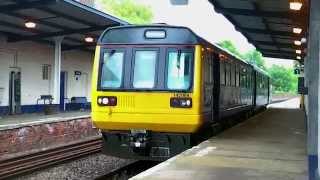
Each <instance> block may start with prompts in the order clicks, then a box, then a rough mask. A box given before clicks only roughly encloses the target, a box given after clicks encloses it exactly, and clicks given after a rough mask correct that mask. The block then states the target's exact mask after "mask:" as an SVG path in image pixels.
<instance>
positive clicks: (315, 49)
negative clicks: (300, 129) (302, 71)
mask: <svg viewBox="0 0 320 180" xmlns="http://www.w3.org/2000/svg"><path fill="white" fill-rule="evenodd" d="M319 9H320V0H311V1H310V19H309V24H310V27H309V31H310V33H309V38H308V40H309V41H308V56H307V59H306V61H305V63H306V64H305V65H306V85H307V87H308V100H307V110H306V113H307V117H308V161H309V179H310V180H314V179H318V178H317V176H318V174H319V170H318V167H320V166H319V165H320V161H319V158H318V154H319V150H320V148H319V144H320V143H319V140H320V139H319V137H318V134H319V133H318V130H319V129H320V128H319V127H318V126H319V125H320V123H319V115H320V114H319V113H320V111H319V98H320V97H319V65H320V64H319V61H320V11H319Z"/></svg>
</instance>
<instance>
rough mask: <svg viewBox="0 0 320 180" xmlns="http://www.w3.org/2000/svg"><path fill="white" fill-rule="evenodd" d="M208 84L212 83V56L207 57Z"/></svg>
mask: <svg viewBox="0 0 320 180" xmlns="http://www.w3.org/2000/svg"><path fill="white" fill-rule="evenodd" d="M209 82H210V83H211V84H212V83H213V54H212V53H210V55H209Z"/></svg>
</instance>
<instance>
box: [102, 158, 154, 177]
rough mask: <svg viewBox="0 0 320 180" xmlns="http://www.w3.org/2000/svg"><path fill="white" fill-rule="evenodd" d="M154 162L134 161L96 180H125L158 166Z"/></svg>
mask: <svg viewBox="0 0 320 180" xmlns="http://www.w3.org/2000/svg"><path fill="white" fill-rule="evenodd" d="M159 163H160V162H155V161H135V162H133V163H131V164H128V165H126V166H123V167H121V168H118V169H115V170H113V171H111V172H109V173H108V174H106V175H104V176H101V177H99V178H96V180H127V179H129V178H131V177H133V176H135V175H137V174H139V173H141V172H143V171H145V170H147V169H150V168H151V167H153V166H155V165H157V164H159Z"/></svg>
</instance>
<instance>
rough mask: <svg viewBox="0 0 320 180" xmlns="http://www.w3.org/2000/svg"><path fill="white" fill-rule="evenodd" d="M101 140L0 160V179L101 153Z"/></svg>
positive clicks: (91, 140)
mask: <svg viewBox="0 0 320 180" xmlns="http://www.w3.org/2000/svg"><path fill="white" fill-rule="evenodd" d="M101 149H102V139H101V138H95V139H90V140H86V141H81V142H77V143H73V144H68V145H65V146H60V147H56V148H52V149H47V150H44V151H40V152H36V153H31V154H26V155H21V156H18V157H14V158H9V159H5V160H0V179H6V178H9V177H12V176H16V175H19V174H22V173H26V172H31V171H34V170H36V169H40V168H44V167H48V166H51V165H54V164H58V163H61V162H64V161H67V160H72V159H75V158H79V157H83V156H86V155H90V154H94V153H98V152H101Z"/></svg>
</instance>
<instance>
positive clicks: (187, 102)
mask: <svg viewBox="0 0 320 180" xmlns="http://www.w3.org/2000/svg"><path fill="white" fill-rule="evenodd" d="M170 106H171V107H175V108H191V107H192V99H191V98H171V99H170Z"/></svg>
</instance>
